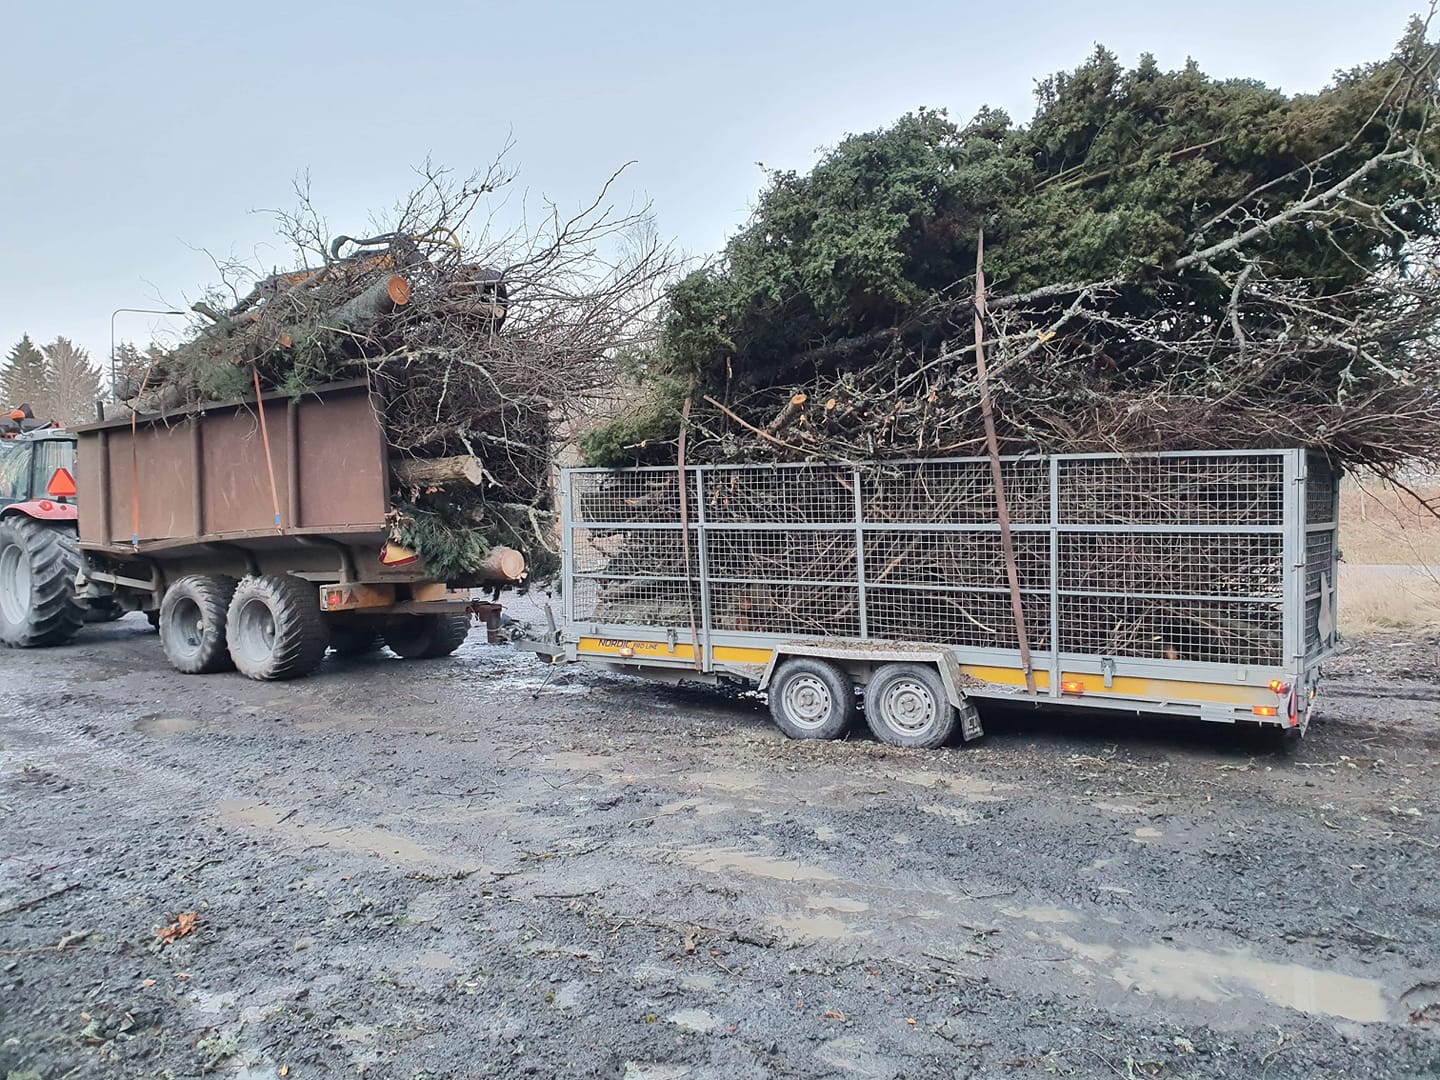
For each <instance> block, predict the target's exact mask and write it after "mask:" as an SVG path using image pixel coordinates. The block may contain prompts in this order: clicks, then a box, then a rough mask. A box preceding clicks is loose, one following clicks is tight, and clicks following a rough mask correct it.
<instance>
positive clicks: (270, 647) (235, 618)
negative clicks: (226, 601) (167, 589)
mask: <svg viewBox="0 0 1440 1080" xmlns="http://www.w3.org/2000/svg"><path fill="white" fill-rule="evenodd" d="M225 633H226V637H227V638H228V639H229V644H230V658H231V659H232V660H234V661H235V667H236V668H238V669H239V671H240V674H242V675H247V676H249V677H250V678H252V679H263V680H266V681H270V680H275V679H298V678H300V677H301V676H303V675H309V674H310V672H312V671H314V670H315V669H316V668H317V667H318V666H319V665H320V661H321V660H323V659H325V649H326V647H327V645H328V644H329V641H330V635H329V633H328V632H327V630H326V627H325V620H324V618H323V617H322V616H321V614H320V591H319V590H318V589H317V588H316V587H315V586H314V585H312V584H310V582H308V581H304V580H302V579H300V578H297V577H287V576H284V575H280V574H274V575H264V576H260V577H255V576H251V577H247V578H243V579H242V580H241V582H240V584H239V585H237V586H236V587H235V596H234V598H233V599H232V600H231V601H230V612H229V615H228V617H227V618H226V622H225Z"/></svg>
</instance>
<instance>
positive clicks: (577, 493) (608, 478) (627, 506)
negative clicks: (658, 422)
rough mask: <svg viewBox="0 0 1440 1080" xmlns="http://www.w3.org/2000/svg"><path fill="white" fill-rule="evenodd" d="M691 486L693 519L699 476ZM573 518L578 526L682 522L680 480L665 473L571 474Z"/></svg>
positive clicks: (690, 481) (692, 479) (689, 478)
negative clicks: (583, 524) (581, 523)
mask: <svg viewBox="0 0 1440 1080" xmlns="http://www.w3.org/2000/svg"><path fill="white" fill-rule="evenodd" d="M686 479H687V481H688V484H689V492H688V497H689V502H690V507H689V509H690V518H691V520H692V521H693V520H694V518H695V515H696V512H697V509H698V507H697V504H696V502H695V475H694V473H693V472H692V473H690V474H688V475H687V477H686ZM570 480H571V489H570V494H571V499H570V514H571V517H572V518H573V519H574V520H575V521H577V522H585V523H602V522H605V523H613V524H617V525H625V524H631V523H639V522H661V523H670V522H673V523H675V524H679V522H680V483H679V476H678V475H677V474H676V473H675V472H672V471H669V470H664V469H656V470H649V469H637V470H633V471H629V472H615V473H571V474H570Z"/></svg>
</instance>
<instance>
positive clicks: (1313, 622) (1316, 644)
mask: <svg viewBox="0 0 1440 1080" xmlns="http://www.w3.org/2000/svg"><path fill="white" fill-rule="evenodd" d="M1323 603H1324V601H1323V600H1322V599H1321V598H1320V597H1319V596H1315V597H1311V598H1310V599H1308V600H1306V601H1305V655H1306V656H1314V655H1315V654H1316V653H1317V652H1319V651H1320V649H1321V647H1322V646H1323V645H1324V644H1325V639H1324V638H1323V637H1322V636H1321V634H1320V611H1321V608H1322V605H1323Z"/></svg>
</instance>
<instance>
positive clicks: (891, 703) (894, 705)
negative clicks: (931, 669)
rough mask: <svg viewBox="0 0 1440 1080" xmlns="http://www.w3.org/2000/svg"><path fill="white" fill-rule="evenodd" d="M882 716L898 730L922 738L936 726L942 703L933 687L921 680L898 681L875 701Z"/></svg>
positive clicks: (900, 679) (906, 679)
mask: <svg viewBox="0 0 1440 1080" xmlns="http://www.w3.org/2000/svg"><path fill="white" fill-rule="evenodd" d="M876 705H877V706H878V708H879V710H880V716H881V718H882V719H883V720H884V721H885V723H886V724H888V725H889V726H890V727H891V728H892V729H894V730H895V731H900V732H903V733H904V734H906V735H920V734H922V733H924V732H925V731H927V730H929V729H930V727H931V726H933V725H934V723H935V721H936V719H937V718H938V717H939V715H940V707H939V703H938V702H936V700H935V695H934V694H932V693H931V692H930V688H929V687H928V686H926V685H925V684H924V683H923V682H921V681H920V680H919V679H911V678H898V679H896V680H894V681H893V682H892V683H891V684H890V685H889V686H887V687H885V692H884V693H883V694H882V695H881V696H880V700H879V701H878V702H876Z"/></svg>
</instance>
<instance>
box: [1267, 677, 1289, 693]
mask: <svg viewBox="0 0 1440 1080" xmlns="http://www.w3.org/2000/svg"><path fill="white" fill-rule="evenodd" d="M1270 689H1271V690H1273V691H1274V692H1275V693H1277V694H1283V693H1285V691H1286V690H1289V689H1290V684H1289V683H1287V682H1284V681H1282V680H1280V679H1271V680H1270Z"/></svg>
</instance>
